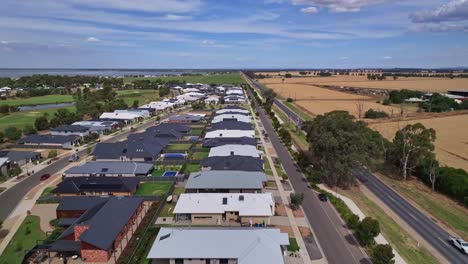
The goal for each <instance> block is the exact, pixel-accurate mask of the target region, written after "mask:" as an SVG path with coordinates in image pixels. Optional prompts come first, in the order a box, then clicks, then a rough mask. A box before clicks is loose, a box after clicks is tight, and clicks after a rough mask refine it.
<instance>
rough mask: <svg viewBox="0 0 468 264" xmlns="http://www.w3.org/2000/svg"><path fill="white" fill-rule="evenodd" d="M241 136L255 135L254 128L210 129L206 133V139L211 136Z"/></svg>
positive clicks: (251, 136)
mask: <svg viewBox="0 0 468 264" xmlns="http://www.w3.org/2000/svg"><path fill="white" fill-rule="evenodd" d="M222 137H227V138H240V137H250V138H254V137H255V132H254V130H228V129H218V130H213V131H209V132H207V133H206V134H205V139H209V138H222Z"/></svg>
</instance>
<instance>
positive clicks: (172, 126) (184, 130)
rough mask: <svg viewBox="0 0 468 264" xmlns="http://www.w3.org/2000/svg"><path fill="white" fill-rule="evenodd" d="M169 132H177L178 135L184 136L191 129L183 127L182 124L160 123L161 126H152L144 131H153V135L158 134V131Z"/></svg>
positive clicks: (186, 126)
mask: <svg viewBox="0 0 468 264" xmlns="http://www.w3.org/2000/svg"><path fill="white" fill-rule="evenodd" d="M170 130H174V131H177V132H179V133H183V134H186V133H188V132H190V130H192V128H191V127H190V126H188V125H184V124H173V123H161V124H159V125H157V126H152V127H150V128H147V129H146V131H153V132H154V133H155V134H156V132H159V131H170Z"/></svg>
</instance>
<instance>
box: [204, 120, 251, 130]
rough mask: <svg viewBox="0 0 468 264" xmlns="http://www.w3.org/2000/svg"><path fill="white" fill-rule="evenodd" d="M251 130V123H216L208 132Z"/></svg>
mask: <svg viewBox="0 0 468 264" xmlns="http://www.w3.org/2000/svg"><path fill="white" fill-rule="evenodd" d="M225 129H227V130H253V126H252V124H251V123H246V122H239V121H235V120H233V121H221V122H218V123H213V124H212V125H211V128H210V129H209V131H215V130H225Z"/></svg>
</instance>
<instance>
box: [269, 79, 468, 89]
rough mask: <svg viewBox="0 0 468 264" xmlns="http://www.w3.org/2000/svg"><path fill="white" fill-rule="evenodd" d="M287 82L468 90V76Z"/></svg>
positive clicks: (290, 80) (276, 81) (278, 81)
mask: <svg viewBox="0 0 468 264" xmlns="http://www.w3.org/2000/svg"><path fill="white" fill-rule="evenodd" d="M260 82H261V83H263V84H267V85H268V84H279V83H282V78H266V79H261V80H260ZM284 83H285V84H293V83H296V84H298V83H300V84H317V85H336V86H346V87H358V88H376V89H387V90H401V89H410V90H418V91H426V92H441V93H442V92H447V91H448V90H468V78H455V79H448V78H422V77H421V78H420V77H409V78H403V77H400V78H398V79H397V80H393V79H387V80H385V81H369V80H367V77H366V76H351V75H340V76H333V77H296V78H285V79H284Z"/></svg>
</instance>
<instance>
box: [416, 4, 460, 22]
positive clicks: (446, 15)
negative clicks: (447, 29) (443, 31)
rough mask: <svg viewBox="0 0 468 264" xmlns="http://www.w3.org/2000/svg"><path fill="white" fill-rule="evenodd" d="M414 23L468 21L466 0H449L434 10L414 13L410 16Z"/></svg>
mask: <svg viewBox="0 0 468 264" xmlns="http://www.w3.org/2000/svg"><path fill="white" fill-rule="evenodd" d="M410 19H411V20H412V21H413V22H415V23H424V22H443V21H466V20H468V0H451V1H450V2H448V3H446V4H444V5H442V6H439V7H438V8H436V9H434V10H425V11H420V12H415V13H413V14H411V15H410Z"/></svg>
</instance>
